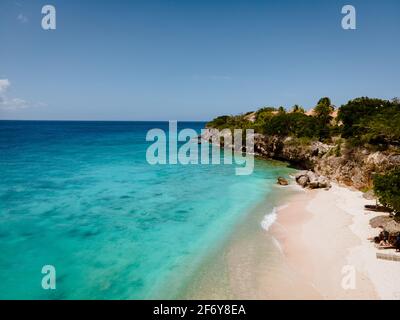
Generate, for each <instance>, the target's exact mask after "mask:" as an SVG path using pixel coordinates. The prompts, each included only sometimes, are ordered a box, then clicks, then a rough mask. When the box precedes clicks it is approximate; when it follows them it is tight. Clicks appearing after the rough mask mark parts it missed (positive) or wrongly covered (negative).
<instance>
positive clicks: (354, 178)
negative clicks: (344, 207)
mask: <svg viewBox="0 0 400 320" xmlns="http://www.w3.org/2000/svg"><path fill="white" fill-rule="evenodd" d="M212 130H213V129H212ZM212 135H213V132H212V131H211V133H210V134H209V135H208V136H207V137H205V138H206V139H207V140H210V139H211V137H212ZM225 147H226V146H225ZM337 148H338V146H337V145H333V144H332V145H330V144H325V143H322V142H320V141H311V142H309V143H300V142H299V140H298V139H294V138H291V137H278V136H265V135H262V134H259V133H256V134H254V152H255V154H256V155H258V156H261V157H264V158H270V159H276V160H282V161H288V162H290V163H291V164H293V165H295V166H297V167H299V168H303V169H306V170H312V171H314V173H315V174H316V175H317V176H319V177H321V176H322V177H323V178H315V177H314V179H311V178H312V177H308V176H307V177H304V178H299V179H298V180H297V179H296V180H297V182H298V183H299V184H300V185H308V184H310V187H317V186H318V188H329V180H330V181H335V182H337V183H339V184H344V185H347V186H353V187H355V188H357V189H361V188H370V187H372V179H373V175H374V174H376V173H383V172H387V171H388V170H391V169H393V168H396V167H400V154H399V152H397V153H396V152H394V151H386V152H382V151H377V152H371V151H368V150H367V149H365V148H346V147H345V146H342V147H340V148H339V150H337ZM307 179H309V180H308V181H307ZM325 186H326V187H325Z"/></svg>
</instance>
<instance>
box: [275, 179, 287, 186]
mask: <svg viewBox="0 0 400 320" xmlns="http://www.w3.org/2000/svg"><path fill="white" fill-rule="evenodd" d="M277 182H278V184H279V185H281V186H287V185H289V182H288V181H287V180H286V179H285V178H283V177H279V178H278V181H277Z"/></svg>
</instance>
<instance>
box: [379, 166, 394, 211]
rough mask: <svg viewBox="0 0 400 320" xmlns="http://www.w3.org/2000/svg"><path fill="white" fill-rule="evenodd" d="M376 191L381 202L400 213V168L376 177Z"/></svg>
mask: <svg viewBox="0 0 400 320" xmlns="http://www.w3.org/2000/svg"><path fill="white" fill-rule="evenodd" d="M374 192H375V194H376V195H377V197H378V199H379V202H380V203H381V204H382V205H384V206H386V207H388V208H390V209H392V210H393V211H394V212H396V213H397V214H399V213H400V168H396V169H394V170H392V171H390V172H388V173H385V174H380V175H376V176H375V177H374Z"/></svg>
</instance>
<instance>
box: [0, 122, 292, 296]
mask: <svg viewBox="0 0 400 320" xmlns="http://www.w3.org/2000/svg"><path fill="white" fill-rule="evenodd" d="M167 127H168V123H161V122H40V121H37V122H34V121H32V122H30V121H21V122H16V121H0V175H1V177H0V298H1V299H4V298H10V299H16V298H21V299H152V298H166V299H173V298H174V297H176V296H179V293H180V292H181V291H182V290H184V289H185V287H186V286H187V285H188V282H190V281H191V279H193V277H195V276H196V270H197V268H198V266H199V265H200V264H201V262H202V261H203V259H205V258H206V257H207V256H208V255H209V254H210V253H211V252H212V251H213V250H214V251H215V250H216V248H218V246H219V245H220V244H221V243H223V241H224V239H226V237H228V236H229V235H230V233H231V232H232V230H233V229H234V227H235V225H236V224H237V223H238V221H241V220H242V219H244V218H245V216H246V214H248V213H249V211H250V210H251V208H252V207H253V206H255V205H256V204H257V203H259V202H261V201H262V200H263V199H265V197H266V195H267V194H268V193H269V192H270V190H271V188H272V186H273V185H274V184H275V183H276V178H277V177H278V176H279V175H287V174H288V173H289V172H290V169H288V168H286V167H284V166H282V165H277V164H274V163H269V162H266V161H256V167H255V171H254V173H253V174H252V175H250V176H236V175H235V171H234V169H235V167H234V166H232V165H214V166H212V165H189V166H184V165H161V166H160V165H159V166H151V165H149V164H148V163H147V162H146V158H145V155H146V149H147V147H148V146H149V145H150V144H151V143H150V142H146V140H145V136H146V133H147V131H148V130H149V129H152V128H162V129H165V130H167ZM179 127H180V128H193V129H195V130H197V131H199V130H200V129H201V128H203V127H204V123H200V122H186V123H180V124H179ZM44 265H53V266H54V267H55V268H56V290H43V289H42V287H41V281H42V277H43V275H42V274H41V269H42V267H43V266H44Z"/></svg>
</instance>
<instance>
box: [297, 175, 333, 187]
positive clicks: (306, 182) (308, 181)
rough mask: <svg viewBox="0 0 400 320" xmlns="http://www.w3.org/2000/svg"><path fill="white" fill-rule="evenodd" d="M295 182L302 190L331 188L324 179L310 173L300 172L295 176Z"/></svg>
mask: <svg viewBox="0 0 400 320" xmlns="http://www.w3.org/2000/svg"><path fill="white" fill-rule="evenodd" d="M295 178H296V182H297V183H298V184H299V185H301V186H302V187H303V188H310V189H320V188H324V189H329V188H331V183H330V182H329V180H328V179H327V178H326V177H323V176H319V175H317V174H315V173H314V172H312V171H300V172H299V173H297V174H296V176H295Z"/></svg>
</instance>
